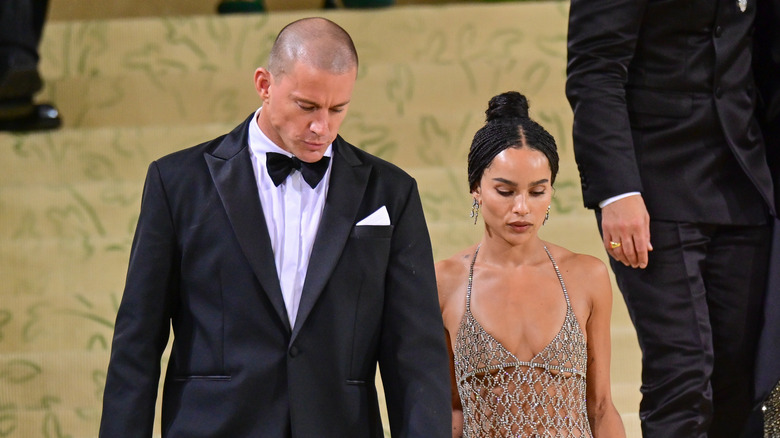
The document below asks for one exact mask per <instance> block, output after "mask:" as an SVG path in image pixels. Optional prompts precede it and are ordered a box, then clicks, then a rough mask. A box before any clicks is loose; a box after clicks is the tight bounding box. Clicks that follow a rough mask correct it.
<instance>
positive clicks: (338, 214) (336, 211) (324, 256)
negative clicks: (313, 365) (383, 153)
mask: <svg viewBox="0 0 780 438" xmlns="http://www.w3.org/2000/svg"><path fill="white" fill-rule="evenodd" d="M334 149H335V151H334V154H333V156H334V160H333V169H332V170H331V176H330V187H328V198H327V199H326V200H325V209H324V210H323V212H322V219H321V220H320V225H319V227H318V228H317V237H316V239H315V240H314V247H313V248H312V252H311V257H310V259H309V267H308V269H307V271H306V281H304V283H303V293H302V296H301V303H300V306H299V307H298V315H297V316H296V318H295V327H294V328H293V333H292V338H291V340H290V342H293V341H294V340H295V337H296V336H297V334H298V332H299V331H300V328H301V326H302V325H303V324H304V322H306V318H307V317H308V316H309V313H311V310H312V308H313V307H314V304H315V303H316V302H317V299H318V298H319V296H320V294H322V291H323V290H324V289H325V286H326V285H327V283H328V279H329V278H330V276H331V274H332V273H333V269H334V268H335V267H336V263H337V262H338V261H339V259H340V258H341V252H342V251H343V250H344V245H346V243H347V239H348V238H349V233H350V232H351V231H352V227H353V225H354V224H355V222H356V221H357V212H358V208H359V207H360V204H361V200H362V198H363V193H365V191H366V186H367V185H368V176H369V174H370V172H371V166H370V165H367V164H363V163H362V162H361V161H360V160H359V159H358V158H357V157H356V156H355V155H354V154H353V153H352V150H351V149H350V148H349V145H347V144H346V143H345V142H344V141H343V140H342V139H341V138H340V137H339V138H338V139H337V141H336V142H334Z"/></svg>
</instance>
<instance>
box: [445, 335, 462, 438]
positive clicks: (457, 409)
mask: <svg viewBox="0 0 780 438" xmlns="http://www.w3.org/2000/svg"><path fill="white" fill-rule="evenodd" d="M444 332H445V335H446V336H447V350H449V352H450V381H451V388H452V438H462V437H463V406H462V405H461V403H460V395H459V394H458V382H457V381H456V380H455V361H454V359H453V357H454V356H453V353H452V342H450V332H449V331H447V330H446V329H445V330H444Z"/></svg>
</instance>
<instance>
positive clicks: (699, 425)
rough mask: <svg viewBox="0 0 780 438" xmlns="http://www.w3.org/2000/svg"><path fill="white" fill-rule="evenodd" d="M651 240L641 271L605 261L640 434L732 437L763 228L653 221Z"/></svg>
mask: <svg viewBox="0 0 780 438" xmlns="http://www.w3.org/2000/svg"><path fill="white" fill-rule="evenodd" d="M598 219H599V222H600V217H598ZM650 235H651V241H652V243H653V247H654V250H653V251H652V252H650V255H649V263H648V266H647V268H646V269H634V268H631V267H626V266H624V265H623V264H621V263H619V262H616V261H615V260H611V264H612V269H613V271H614V273H615V277H616V280H617V284H618V286H619V288H620V291H621V293H622V294H623V298H624V299H625V302H626V305H627V307H628V311H629V314H630V316H631V319H632V321H633V323H634V327H635V328H636V331H637V336H638V339H639V345H640V348H641V350H642V382H643V383H642V388H641V391H642V395H643V397H642V402H641V405H640V418H641V420H642V433H643V436H644V437H645V438H656V437H657V438H704V437H709V438H717V437H723V438H736V437H739V436H740V434H741V432H742V429H743V427H744V425H745V422H746V420H747V417H748V415H749V413H750V410H751V407H752V386H753V385H752V381H753V362H754V361H753V357H754V352H755V348H756V342H757V337H758V329H759V324H760V316H759V315H760V314H761V303H762V299H763V296H764V290H765V286H766V275H767V269H768V263H767V260H768V255H769V247H770V245H769V243H770V238H771V227H770V226H769V225H759V226H733V225H702V224H690V223H678V222H665V221H651V224H650Z"/></svg>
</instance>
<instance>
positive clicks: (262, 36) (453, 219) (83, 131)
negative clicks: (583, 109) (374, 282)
mask: <svg viewBox="0 0 780 438" xmlns="http://www.w3.org/2000/svg"><path fill="white" fill-rule="evenodd" d="M53 3H54V4H57V3H56V2H53ZM54 4H53V6H54ZM60 4H63V3H62V2H60ZM63 15H64V14H63ZM309 15H321V16H325V17H328V18H330V19H332V20H334V21H336V22H337V23H339V24H340V25H342V26H343V27H344V28H345V29H346V30H347V31H349V32H350V33H351V35H352V36H353V38H354V40H355V44H356V46H357V48H358V52H359V56H360V69H359V74H358V82H357V84H356V87H355V92H354V96H353V102H352V105H351V109H350V113H349V115H348V116H347V119H346V121H345V122H344V124H343V125H342V131H341V132H342V135H343V136H344V137H345V138H346V139H347V140H349V141H350V142H352V143H353V144H355V145H358V146H360V147H362V148H364V149H366V150H368V151H369V152H372V153H374V154H376V155H379V156H381V157H383V158H385V159H387V160H389V161H392V162H394V163H396V164H398V165H399V166H401V167H402V168H404V169H406V170H407V171H408V172H409V173H411V174H412V175H413V176H414V177H415V178H416V179H417V180H418V184H419V188H420V191H421V196H422V198H423V204H424V208H425V213H426V219H427V221H428V224H429V228H430V232H431V237H432V240H433V244H434V255H435V257H436V259H437V260H438V259H442V258H445V257H448V256H449V255H451V254H452V253H454V252H456V251H457V250H460V249H462V248H463V247H466V246H468V245H470V244H471V243H473V242H475V241H476V240H478V238H479V236H480V235H481V233H480V231H481V230H480V228H479V227H475V226H474V225H473V223H472V222H470V220H469V217H468V212H469V209H470V196H469V193H468V185H467V182H466V154H467V151H468V147H469V145H470V142H471V137H472V135H473V133H474V132H475V131H476V130H477V129H478V128H479V127H480V126H481V125H482V123H483V121H484V110H485V108H486V106H487V102H488V99H489V98H490V97H492V96H493V95H495V94H498V93H500V92H502V91H507V90H511V89H517V90H519V91H521V92H523V93H524V94H526V95H527V96H528V97H529V100H530V102H531V115H532V117H535V118H536V119H537V120H538V121H539V122H540V123H541V124H543V125H544V126H545V127H547V128H548V130H550V132H551V133H552V134H553V135H554V136H555V138H556V139H557V141H558V146H559V149H560V153H561V159H562V162H561V172H560V175H559V177H558V180H557V182H556V194H555V198H554V205H553V211H552V213H551V218H550V221H549V222H548V224H547V225H546V226H545V229H544V230H543V231H544V235H543V238H545V239H548V240H551V241H553V242H555V243H558V244H561V245H563V246H566V247H568V248H569V249H571V250H573V251H576V252H583V253H589V254H592V255H595V256H597V257H600V258H601V259H602V260H605V261H606V258H605V254H604V251H603V249H602V248H601V243H600V239H599V236H598V233H597V230H596V223H595V219H594V218H593V215H592V213H591V212H589V211H586V210H585V209H584V208H583V207H582V201H581V196H580V189H579V177H578V174H577V169H576V165H575V164H574V159H573V152H572V146H571V129H570V127H571V111H570V109H569V106H568V103H567V102H566V100H565V97H564V94H563V85H564V80H565V50H566V46H565V40H566V38H565V37H566V16H567V4H566V3H564V2H540V3H536V2H534V3H512V2H506V3H495V4H485V3H483V4H467V3H458V4H452V5H426V6H420V5H399V6H396V7H392V8H388V9H381V10H337V11H286V12H274V13H268V14H258V15H231V16H218V15H178V16H177V15H164V16H157V17H154V18H144V17H113V18H104V19H98V18H95V19H90V20H84V21H79V20H75V19H62V20H53V21H51V22H50V23H49V24H47V27H46V29H45V36H44V41H43V43H42V47H41V53H42V63H41V71H42V74H43V76H44V78H45V83H46V85H45V89H44V90H43V92H42V94H41V95H40V96H39V99H40V100H47V101H51V102H55V103H56V105H57V106H58V108H59V109H60V112H61V113H62V116H63V120H64V127H63V129H61V130H59V131H56V132H52V133H36V134H29V135H20V136H19V135H10V134H6V133H0V154H2V156H3V157H4V159H3V160H2V161H0V278H2V283H0V437H3V438H4V437H11V438H36V437H46V438H48V437H69V438H82V437H83V438H87V437H95V436H97V426H98V423H99V417H100V406H101V397H102V388H103V384H104V381H105V371H106V366H107V363H108V355H109V348H110V341H111V335H112V329H113V319H114V315H115V313H116V309H117V306H118V303H119V300H120V298H121V294H122V290H123V286H124V276H125V270H126V268H127V259H128V253H129V249H130V244H131V240H132V236H133V231H134V228H135V222H136V220H137V216H138V208H139V203H140V195H141V190H142V185H143V179H144V176H145V173H146V168H147V166H148V164H149V162H150V161H152V160H153V159H155V158H157V157H160V156H162V155H164V154H167V153H169V152H172V151H175V150H178V149H182V148H184V147H187V146H191V145H194V144H197V143H200V142H202V141H204V140H207V139H210V138H213V137H215V136H218V135H220V134H222V133H224V132H227V131H228V130H230V129H231V128H233V127H234V126H235V125H236V124H237V123H239V122H240V121H242V120H243V119H244V118H245V117H246V116H248V115H249V114H250V113H251V112H252V111H254V110H255V109H256V108H257V107H258V106H259V104H260V101H259V98H258V97H257V95H256V94H255V91H254V88H253V84H252V75H253V72H254V69H255V68H256V67H257V66H260V65H263V64H264V62H265V59H266V57H267V53H268V50H269V48H270V45H271V42H272V41H273V38H274V37H275V36H276V33H277V32H278V31H279V29H281V27H282V26H284V25H285V24H287V23H288V22H290V21H292V20H294V19H297V18H300V17H304V16H309ZM613 313H614V314H613V328H612V332H613V362H612V368H613V369H612V384H613V393H614V397H615V401H616V404H617V407H618V410H619V411H620V412H621V414H622V415H623V420H624V422H625V424H626V428H627V431H628V435H629V437H639V436H640V434H639V422H638V418H637V413H636V411H637V408H638V403H639V392H638V389H639V368H640V362H639V361H640V354H639V351H638V347H637V345H636V340H635V334H634V331H633V328H632V326H631V323H630V321H629V319H628V316H627V313H626V310H625V305H624V304H623V301H622V298H621V297H620V294H619V293H618V291H617V288H615V300H614V312H613ZM158 426H159V425H158ZM158 433H159V432H158ZM388 436H389V435H388Z"/></svg>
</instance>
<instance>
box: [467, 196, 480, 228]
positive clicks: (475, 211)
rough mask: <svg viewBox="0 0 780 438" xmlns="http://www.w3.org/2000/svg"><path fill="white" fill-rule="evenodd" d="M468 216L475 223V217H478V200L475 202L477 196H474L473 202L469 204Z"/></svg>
mask: <svg viewBox="0 0 780 438" xmlns="http://www.w3.org/2000/svg"><path fill="white" fill-rule="evenodd" d="M469 217H473V218H474V225H476V224H477V218H478V217H479V202H477V198H474V203H473V204H471V214H470V215H469Z"/></svg>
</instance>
